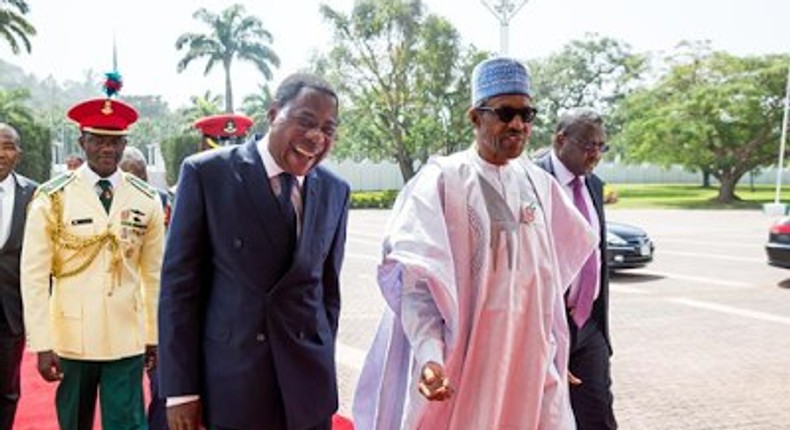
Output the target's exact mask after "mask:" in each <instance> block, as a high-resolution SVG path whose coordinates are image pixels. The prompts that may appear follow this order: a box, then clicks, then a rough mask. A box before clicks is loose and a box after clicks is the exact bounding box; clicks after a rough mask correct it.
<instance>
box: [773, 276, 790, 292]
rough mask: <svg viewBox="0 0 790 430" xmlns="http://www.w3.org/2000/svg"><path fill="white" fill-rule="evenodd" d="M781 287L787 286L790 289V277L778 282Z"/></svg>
mask: <svg viewBox="0 0 790 430" xmlns="http://www.w3.org/2000/svg"><path fill="white" fill-rule="evenodd" d="M776 285H777V286H778V287H780V288H785V289H788V290H790V278H787V279H785V280H784V281H781V282H779V283H778V284H776Z"/></svg>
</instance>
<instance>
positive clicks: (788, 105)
mask: <svg viewBox="0 0 790 430" xmlns="http://www.w3.org/2000/svg"><path fill="white" fill-rule="evenodd" d="M788 111H790V66H789V67H788V68H787V87H786V88H785V111H784V117H783V119H782V137H781V138H780V139H779V161H778V162H777V164H776V196H775V197H774V203H777V204H778V203H779V194H780V192H781V190H782V173H783V172H784V159H785V142H786V141H787V116H788Z"/></svg>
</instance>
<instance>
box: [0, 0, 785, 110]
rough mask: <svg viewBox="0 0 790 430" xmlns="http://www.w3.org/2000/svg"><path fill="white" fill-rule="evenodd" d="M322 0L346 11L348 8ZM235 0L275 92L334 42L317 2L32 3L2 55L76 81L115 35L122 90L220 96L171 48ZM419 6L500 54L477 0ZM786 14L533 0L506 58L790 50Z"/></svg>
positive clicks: (752, 6) (641, 2)
mask: <svg viewBox="0 0 790 430" xmlns="http://www.w3.org/2000/svg"><path fill="white" fill-rule="evenodd" d="M500 1H501V0H490V2H491V3H499V2H500ZM510 1H511V2H512V3H514V4H518V3H521V1H520V0H510ZM324 2H325V3H327V4H329V5H330V6H331V7H333V8H335V9H339V10H341V11H343V12H344V13H348V12H350V9H351V6H352V4H353V0H325V1H324ZM233 3H242V4H244V5H245V7H246V9H247V12H248V13H250V14H255V15H257V16H258V17H259V18H260V19H261V20H262V21H263V24H264V27H266V28H267V29H268V30H269V31H270V32H271V33H272V35H273V36H274V43H273V48H274V50H275V51H276V52H277V53H278V55H279V56H280V58H281V60H282V65H281V68H280V69H279V70H276V71H275V79H274V82H273V83H271V84H270V85H271V86H272V87H274V86H275V85H276V83H277V82H279V80H280V79H282V78H283V77H284V76H285V75H287V74H288V73H291V72H293V71H296V70H298V69H299V68H302V67H305V66H306V65H307V64H308V59H309V57H310V55H311V53H313V52H315V51H324V50H326V48H327V46H328V45H329V41H330V36H331V30H330V27H329V25H328V24H327V23H325V22H323V20H322V19H321V17H320V15H319V12H318V8H319V4H320V3H321V2H320V1H319V0H236V1H233V0H202V1H199V0H177V1H173V0H135V1H131V2H129V1H120V0H71V1H59V0H46V1H45V0H29V4H30V6H31V13H30V15H29V16H28V18H29V20H30V21H31V22H32V23H33V25H35V26H36V28H37V29H38V35H37V36H35V37H34V38H33V39H32V43H33V53H32V54H29V55H28V54H23V55H20V56H13V55H11V53H10V50H9V49H8V48H7V47H6V46H5V45H4V44H0V58H3V59H4V60H6V61H9V62H11V63H13V64H16V65H19V66H21V67H22V68H24V69H25V70H26V71H27V72H29V73H33V74H35V75H36V76H38V77H39V78H45V77H46V76H48V75H52V76H53V77H54V78H55V79H56V80H58V81H59V82H63V81H65V80H68V79H72V80H78V81H82V76H83V75H84V72H85V71H86V70H88V69H93V70H94V71H96V72H97V73H104V72H106V71H109V70H110V69H111V67H112V39H113V33H114V34H115V38H116V41H117V42H116V43H117V46H118V57H119V60H118V62H119V71H120V72H121V74H122V75H123V78H124V85H125V87H124V89H123V91H122V94H128V95H132V94H134V95H144V94H161V95H163V96H164V98H165V100H167V101H168V102H169V103H170V104H171V108H175V107H179V106H181V105H184V104H186V103H188V100H189V96H191V95H200V94H203V93H204V92H205V91H206V90H211V92H212V93H213V94H222V93H223V92H224V84H223V82H224V77H223V72H222V68H221V67H219V66H217V67H215V69H214V70H213V71H212V72H211V73H210V74H209V75H208V76H204V75H203V70H204V67H205V61H202V60H198V61H196V62H194V63H193V64H191V65H190V67H189V68H188V69H187V70H186V71H185V72H183V73H181V74H179V73H177V72H176V64H177V62H178V60H179V59H180V58H181V57H182V56H183V53H182V52H178V51H177V50H176V49H175V41H176V39H177V38H178V36H179V35H180V34H182V33H184V32H187V31H191V32H207V31H208V27H204V26H203V25H202V24H201V23H199V22H198V21H197V20H195V19H193V18H192V13H193V12H194V11H195V10H197V9H198V8H200V7H205V8H207V9H209V10H211V11H213V12H219V11H220V10H222V9H224V8H225V7H227V6H229V5H230V4H233ZM424 4H425V5H426V6H427V9H428V11H429V12H431V13H436V14H438V15H441V16H444V17H445V18H447V19H449V20H450V21H451V22H452V23H453V24H454V25H455V26H456V28H457V29H458V30H459V31H460V33H461V37H462V39H463V42H464V43H467V44H474V45H475V46H477V47H478V48H481V49H487V50H491V51H498V50H499V34H500V32H499V22H498V21H497V19H496V18H495V17H494V15H493V14H492V13H491V12H490V11H489V10H488V9H486V7H485V6H484V5H483V4H482V3H481V0H425V1H424ZM787 17H790V1H788V0H751V1H748V2H746V1H735V0H664V1H646V0H595V1H590V0H529V1H528V2H527V3H526V5H524V6H523V7H522V8H521V10H520V11H519V13H518V14H517V15H516V16H515V17H514V18H513V19H512V21H511V22H510V31H509V35H510V44H509V46H510V52H509V53H510V55H512V56H515V57H518V58H521V59H531V58H537V57H542V56H546V55H548V54H550V53H552V52H556V51H557V50H559V49H560V48H561V47H562V46H563V45H564V44H565V43H568V42H569V41H571V40H573V39H579V38H581V37H582V36H583V35H584V33H586V32H595V33H598V34H600V35H603V36H610V37H614V38H616V39H620V40H623V41H625V42H627V43H629V44H630V45H631V46H632V47H633V48H634V49H635V50H637V51H669V50H671V49H672V48H673V47H674V46H675V45H676V44H677V43H678V42H680V41H681V40H710V41H711V42H712V43H713V47H714V48H715V49H721V50H727V51H729V52H732V53H734V54H738V55H746V54H766V53H788V52H790V25H787ZM232 73H233V79H234V93H235V98H236V105H237V107H238V105H239V104H240V100H241V99H242V97H243V96H244V95H245V94H248V93H251V92H254V91H255V90H256V88H257V85H258V84H261V83H263V80H262V77H261V76H260V74H259V73H257V72H256V70H255V69H254V68H253V67H252V66H250V65H247V64H243V63H235V64H234V66H233V71H232ZM100 85H101V83H97V96H98V95H99V90H98V88H99V86H100Z"/></svg>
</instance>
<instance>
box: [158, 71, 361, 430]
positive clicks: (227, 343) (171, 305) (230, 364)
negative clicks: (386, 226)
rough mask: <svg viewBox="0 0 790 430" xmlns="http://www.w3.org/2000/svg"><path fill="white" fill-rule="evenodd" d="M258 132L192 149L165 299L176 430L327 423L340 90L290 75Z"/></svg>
mask: <svg viewBox="0 0 790 430" xmlns="http://www.w3.org/2000/svg"><path fill="white" fill-rule="evenodd" d="M267 118H268V120H269V123H270V130H269V133H268V134H267V135H265V136H264V137H263V138H262V139H260V140H258V141H255V140H250V141H248V142H247V143H244V144H242V145H233V146H228V147H223V148H219V149H216V150H213V151H206V152H202V153H199V154H195V155H193V156H191V157H189V158H187V159H186V160H185V161H184V163H183V165H182V167H181V174H180V179H179V182H178V183H179V188H178V193H177V195H176V201H175V206H174V211H173V217H172V220H171V224H170V230H169V233H168V234H169V236H168V241H167V246H166V250H165V259H164V265H163V269H162V292H161V298H160V303H159V371H160V382H161V395H162V396H164V397H166V398H167V415H168V423H169V425H170V428H171V430H192V429H198V428H200V426H201V425H204V426H206V427H207V428H209V429H237V430H247V429H273V430H274V429H277V430H280V429H282V430H285V429H288V430H306V429H310V430H313V429H315V430H318V429H321V430H323V429H330V428H331V419H332V415H333V414H334V412H335V411H336V410H337V406H338V397H337V383H336V374H335V358H334V353H335V340H336V335H337V324H338V316H339V314H340V285H339V277H340V267H341V263H342V260H343V252H344V247H345V239H346V223H347V217H348V207H349V195H350V191H349V186H348V184H347V183H345V182H344V181H342V180H341V179H339V178H338V177H337V176H335V175H334V174H332V173H331V172H329V171H328V170H327V169H325V168H324V167H322V166H319V162H320V161H321V160H322V159H324V157H326V156H327V154H328V153H329V151H330V150H331V148H332V146H333V144H334V140H335V136H336V127H337V123H338V98H337V95H336V94H335V91H334V90H333V89H332V88H331V87H330V86H329V84H327V83H326V82H325V81H324V80H322V79H320V78H318V77H316V76H314V75H310V74H294V75H291V76H289V77H288V78H286V79H285V80H284V81H283V82H282V84H280V86H279V87H278V89H277V91H276V94H275V98H274V101H273V102H272V104H271V106H270V108H269V110H268V112H267Z"/></svg>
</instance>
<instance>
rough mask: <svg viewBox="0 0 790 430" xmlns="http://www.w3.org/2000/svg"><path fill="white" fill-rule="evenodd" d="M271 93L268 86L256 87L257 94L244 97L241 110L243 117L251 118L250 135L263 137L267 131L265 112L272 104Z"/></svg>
mask: <svg viewBox="0 0 790 430" xmlns="http://www.w3.org/2000/svg"><path fill="white" fill-rule="evenodd" d="M273 98H274V97H273V96H272V91H271V89H270V88H269V86H268V85H258V92H256V93H254V94H249V95H247V96H246V97H244V100H243V101H242V104H241V110H242V111H243V112H244V114H245V115H247V116H248V117H250V118H252V122H253V124H254V125H253V126H252V133H256V134H259V135H261V136H263V135H264V134H266V131H268V129H269V124H268V120H267V119H266V111H267V110H269V105H270V104H271V103H272V99H273Z"/></svg>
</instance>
